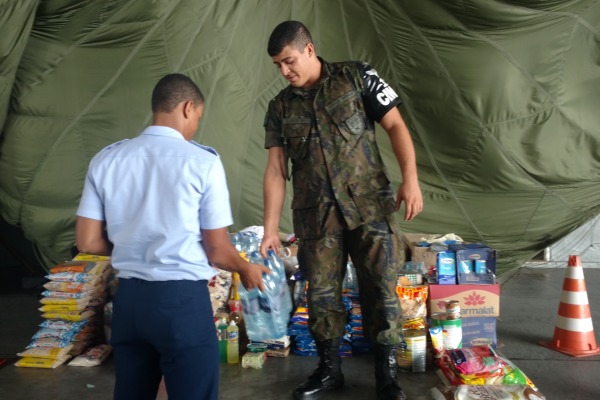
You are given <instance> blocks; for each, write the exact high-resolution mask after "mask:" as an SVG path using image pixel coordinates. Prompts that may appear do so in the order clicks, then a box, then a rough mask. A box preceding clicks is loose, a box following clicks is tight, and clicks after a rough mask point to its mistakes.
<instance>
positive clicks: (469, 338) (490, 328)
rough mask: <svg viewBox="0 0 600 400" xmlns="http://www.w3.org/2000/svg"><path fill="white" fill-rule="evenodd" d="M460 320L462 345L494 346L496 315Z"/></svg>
mask: <svg viewBox="0 0 600 400" xmlns="http://www.w3.org/2000/svg"><path fill="white" fill-rule="evenodd" d="M461 322H462V345H463V347H472V346H477V345H484V344H489V345H490V346H492V347H496V345H497V343H498V340H497V338H496V317H473V318H463V319H462V321H461Z"/></svg>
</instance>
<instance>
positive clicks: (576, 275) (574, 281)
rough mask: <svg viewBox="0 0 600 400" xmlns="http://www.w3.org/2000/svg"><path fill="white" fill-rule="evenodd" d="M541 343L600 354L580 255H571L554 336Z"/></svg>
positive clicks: (571, 351)
mask: <svg viewBox="0 0 600 400" xmlns="http://www.w3.org/2000/svg"><path fill="white" fill-rule="evenodd" d="M540 344H541V345H542V346H545V347H548V348H551V349H553V350H556V351H559V352H561V353H565V354H568V355H570V356H573V357H586V356H593V355H596V354H600V349H599V348H598V346H597V345H596V337H595V336H594V326H593V324H592V315H591V313H590V305H589V303H588V297H587V291H586V288H585V279H584V277H583V267H582V266H581V258H580V257H579V256H569V265H568V266H567V273H566V275H565V280H564V283H563V290H562V294H561V295H560V304H559V306H558V318H557V320H556V325H555V328H554V338H553V339H552V341H551V342H540Z"/></svg>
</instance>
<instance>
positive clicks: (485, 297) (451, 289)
mask: <svg viewBox="0 0 600 400" xmlns="http://www.w3.org/2000/svg"><path fill="white" fill-rule="evenodd" d="M448 300H457V301H458V304H459V306H460V313H461V316H462V317H463V318H469V317H498V316H499V315H500V285H499V284H497V283H496V284H493V285H435V284H430V285H429V299H428V305H429V315H431V314H433V313H436V312H445V311H446V302H447V301H448Z"/></svg>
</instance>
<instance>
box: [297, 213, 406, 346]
mask: <svg viewBox="0 0 600 400" xmlns="http://www.w3.org/2000/svg"><path fill="white" fill-rule="evenodd" d="M334 209H335V207H332V211H331V212H330V213H329V214H328V216H327V217H326V218H325V221H324V232H325V235H324V236H323V237H322V238H318V239H308V240H303V239H302V238H300V245H299V249H298V261H299V265H300V268H301V270H302V272H303V274H304V276H305V278H306V279H307V282H308V292H307V300H308V315H309V319H308V326H309V329H310V331H311V333H312V335H313V337H314V338H315V339H317V340H326V339H334V338H339V337H342V336H343V335H344V333H345V325H346V321H347V318H346V309H345V307H344V304H343V302H342V283H343V280H344V275H345V272H346V263H347V262H348V256H350V258H351V261H352V263H353V264H354V267H355V268H356V274H357V278H358V286H359V295H360V306H361V309H362V317H363V332H364V335H365V337H367V338H368V339H369V340H371V342H372V343H379V344H384V345H395V344H398V343H399V341H400V334H401V333H402V332H401V310H400V302H399V299H398V295H397V294H396V283H397V280H398V271H399V270H400V268H401V267H402V265H403V264H404V260H405V256H404V244H403V243H402V241H401V239H400V237H399V235H398V232H397V230H396V227H395V225H394V222H393V216H392V215H390V216H387V217H382V218H381V219H380V220H377V221H373V222H369V223H365V224H363V225H361V226H359V227H358V228H356V229H353V230H348V229H345V228H344V227H343V226H342V224H341V218H340V217H341V216H339V215H338V213H337V212H336V211H334Z"/></svg>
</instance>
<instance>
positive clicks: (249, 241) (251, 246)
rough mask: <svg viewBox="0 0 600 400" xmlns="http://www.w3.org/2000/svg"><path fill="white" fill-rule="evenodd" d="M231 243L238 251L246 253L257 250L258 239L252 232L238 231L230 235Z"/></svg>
mask: <svg viewBox="0 0 600 400" xmlns="http://www.w3.org/2000/svg"><path fill="white" fill-rule="evenodd" d="M231 243H232V244H233V246H234V247H235V249H236V250H237V251H238V253H246V254H249V253H250V252H253V251H256V250H258V248H259V246H260V239H259V238H258V236H257V235H256V234H255V233H253V232H238V233H236V234H235V235H233V236H232V237H231Z"/></svg>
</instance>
